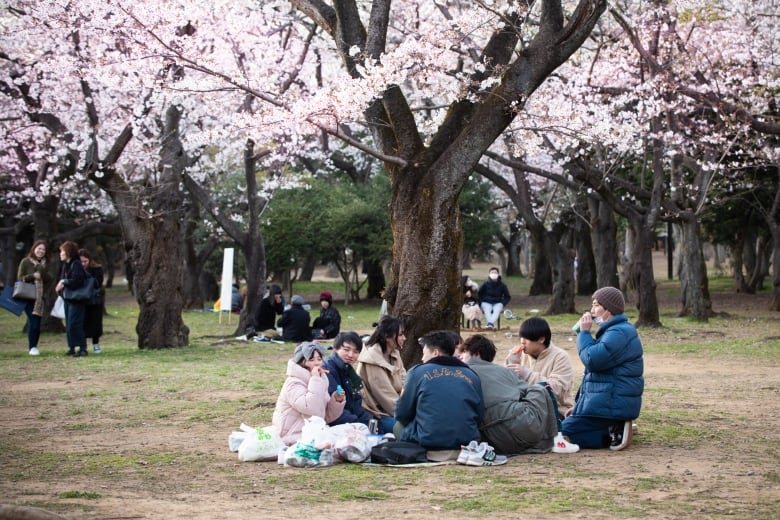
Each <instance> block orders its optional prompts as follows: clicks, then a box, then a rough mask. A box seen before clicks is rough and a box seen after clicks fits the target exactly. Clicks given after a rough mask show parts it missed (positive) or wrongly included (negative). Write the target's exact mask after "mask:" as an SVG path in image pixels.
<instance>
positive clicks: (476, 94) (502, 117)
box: [111, 0, 606, 363]
mask: <svg viewBox="0 0 780 520" xmlns="http://www.w3.org/2000/svg"><path fill="white" fill-rule="evenodd" d="M217 4H218V5H211V4H210V5H209V6H208V8H206V6H199V5H195V6H192V5H188V6H187V7H186V9H185V8H184V7H183V6H181V5H178V4H177V3H176V2H157V3H155V5H156V7H155V8H152V7H151V6H150V5H148V4H146V3H142V4H132V5H131V4H124V3H122V2H117V3H111V5H112V6H116V9H114V10H112V11H111V16H112V17H114V16H116V17H119V18H122V17H123V16H124V18H123V22H122V23H121V24H116V25H113V26H112V29H113V30H115V31H117V32H121V34H122V35H123V41H126V42H128V45H130V44H132V45H134V46H137V47H139V48H141V49H143V50H142V51H141V50H137V51H136V53H138V54H146V55H154V56H158V57H162V58H163V59H164V60H167V61H168V62H170V63H171V66H172V67H173V68H176V67H181V68H182V70H184V71H187V72H186V73H183V74H182V75H181V79H180V83H178V85H177V87H178V88H180V89H185V88H188V89H192V90H198V91H204V90H207V89H208V88H214V89H217V88H222V89H225V88H235V89H239V90H241V91H243V92H244V93H248V94H251V96H252V97H253V101H255V102H256V105H255V110H254V111H253V113H252V114H251V115H250V114H242V115H241V116H237V119H238V117H241V118H242V119H241V121H242V122H243V123H244V124H246V125H247V126H248V127H250V126H251V127H252V128H253V129H255V130H256V131H261V130H262V132H263V134H264V136H266V137H265V141H266V142H271V141H274V140H276V142H278V143H279V147H278V148H277V149H275V150H274V153H275V154H278V155H280V156H289V155H291V154H295V153H304V152H305V153H312V150H313V149H312V148H311V147H309V148H306V147H305V146H307V145H311V144H312V142H313V140H314V139H316V138H317V137H319V136H320V135H321V132H325V133H327V134H329V135H331V136H335V137H336V138H338V139H339V140H341V141H342V142H343V143H345V144H346V145H348V146H351V147H356V148H358V149H360V150H362V151H364V152H365V153H367V154H370V155H372V156H374V157H376V158H378V159H380V160H381V161H382V163H383V165H384V168H385V170H386V172H387V174H388V175H389V177H390V179H391V184H392V195H391V201H390V208H391V209H390V211H391V220H392V226H393V237H394V246H393V248H394V249H393V264H392V268H391V280H390V283H389V286H388V289H387V291H386V292H385V297H386V298H387V300H388V302H389V304H390V309H391V312H393V313H394V314H396V315H398V316H400V317H402V318H404V319H406V320H407V321H409V327H408V330H409V333H410V334H411V335H412V337H416V334H417V333H418V332H424V331H427V330H431V329H434V328H445V327H446V328H454V327H457V324H458V321H459V302H460V287H459V277H460V266H461V258H460V256H461V244H462V236H461V230H460V220H459V211H458V205H457V202H458V196H459V193H460V191H461V189H462V187H463V185H464V183H465V181H466V179H467V178H468V175H469V174H470V173H471V170H472V169H473V167H474V165H475V164H476V163H477V161H478V160H479V158H480V157H481V155H482V153H483V152H484V151H485V150H486V149H487V148H488V147H489V146H490V145H491V143H492V142H493V141H495V140H496V139H497V138H498V137H499V136H500V135H501V133H502V132H503V131H504V130H506V128H507V127H508V126H509V124H510V123H511V121H512V120H513V119H514V118H515V116H516V115H517V114H518V113H519V112H520V111H522V109H523V106H524V104H525V103H526V101H527V100H528V99H529V97H530V96H531V94H533V92H534V91H535V90H536V89H537V88H538V87H539V85H541V84H542V82H543V81H544V80H545V79H546V78H547V76H548V75H549V74H551V73H552V72H553V71H554V70H555V69H556V68H557V67H558V66H560V65H561V64H562V63H563V62H565V61H566V59H567V58H568V57H569V56H570V55H571V54H572V53H573V52H575V51H576V49H577V48H578V47H579V46H580V45H581V44H582V42H583V41H584V40H585V39H586V38H587V36H588V34H589V33H590V30H591V29H592V27H593V26H594V24H595V23H596V21H597V20H598V19H599V17H600V15H601V13H602V12H603V11H604V9H605V7H606V3H605V2H603V1H598V0H581V1H580V2H578V3H576V4H573V5H569V4H567V7H570V8H571V9H570V10H567V9H564V5H563V3H562V2H556V1H552V0H543V1H541V2H538V3H536V2H529V3H528V4H526V3H524V2H517V3H516V2H509V3H505V2H493V1H474V2H457V3H456V2H447V3H445V2H423V3H419V2H396V3H393V4H391V3H390V2H388V1H386V0H375V1H373V2H370V3H357V2H354V1H338V2H333V3H332V4H331V3H326V2H310V1H305V0H294V1H292V2H289V3H287V2H281V1H273V0H272V1H269V2H264V3H263V4H262V5H260V6H257V5H254V4H249V3H247V4H244V3H241V2H229V3H228V2H226V3H219V2H217ZM290 6H292V7H293V10H290V9H289V7H290ZM120 12H121V14H117V13H120ZM185 20H188V22H187V24H186V25H184V27H185V28H186V27H191V29H185V30H183V29H181V27H182V25H183V24H184V23H185ZM177 28H179V30H178V33H177ZM253 37H255V38H257V40H252V38H253ZM260 40H262V41H263V43H261V44H258V42H259V41H260ZM271 42H273V43H271ZM279 42H284V45H280V44H279ZM204 50H207V51H204ZM261 53H262V55H261ZM195 72H200V73H202V74H203V75H202V76H200V77H199V76H197V75H196V74H195ZM326 73H327V74H326ZM209 81H211V83H209ZM290 85H292V86H290ZM418 107H419V108H421V110H420V109H418ZM361 126H362V127H365V128H366V129H367V130H368V131H369V132H370V135H371V142H367V141H363V140H359V139H357V138H356V137H355V135H357V134H356V129H359V128H360V127H361ZM404 356H405V361H406V362H407V363H409V362H413V361H414V360H416V359H418V358H419V350H418V349H408V350H407V352H406V353H405V354H404Z"/></svg>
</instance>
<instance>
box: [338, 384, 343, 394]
mask: <svg viewBox="0 0 780 520" xmlns="http://www.w3.org/2000/svg"><path fill="white" fill-rule="evenodd" d="M336 393H337V394H339V395H344V389H343V388H341V385H337V386H336Z"/></svg>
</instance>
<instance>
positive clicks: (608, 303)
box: [593, 287, 626, 316]
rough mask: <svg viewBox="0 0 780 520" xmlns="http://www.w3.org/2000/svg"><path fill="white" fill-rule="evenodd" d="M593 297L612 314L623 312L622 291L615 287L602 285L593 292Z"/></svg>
mask: <svg viewBox="0 0 780 520" xmlns="http://www.w3.org/2000/svg"><path fill="white" fill-rule="evenodd" d="M593 299H594V300H596V301H597V302H599V303H600V304H601V306H602V307H604V308H605V309H607V310H608V311H609V312H610V313H611V314H612V315H613V316H614V315H617V314H623V311H624V310H625V307H626V300H625V299H624V298H623V293H622V292H620V289H616V288H615V287H602V288H601V289H599V290H598V291H596V292H594V293H593Z"/></svg>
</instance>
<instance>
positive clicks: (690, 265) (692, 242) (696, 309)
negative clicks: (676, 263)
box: [679, 213, 712, 321]
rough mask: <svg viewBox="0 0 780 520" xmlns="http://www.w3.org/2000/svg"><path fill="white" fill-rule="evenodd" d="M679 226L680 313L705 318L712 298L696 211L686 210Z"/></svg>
mask: <svg viewBox="0 0 780 520" xmlns="http://www.w3.org/2000/svg"><path fill="white" fill-rule="evenodd" d="M680 227H681V230H682V240H681V242H680V248H679V249H680V257H681V266H682V272H681V273H680V283H681V286H682V287H681V291H680V292H681V296H682V309H681V311H680V313H679V315H680V316H689V317H691V318H693V319H696V320H700V321H707V320H708V319H709V318H710V316H711V315H712V301H711V300H710V295H709V288H708V284H707V266H706V264H705V262H704V255H703V253H702V246H701V232H700V225H699V219H698V217H697V216H696V215H695V214H692V213H687V214H685V215H684V216H683V217H682V218H681V222H680Z"/></svg>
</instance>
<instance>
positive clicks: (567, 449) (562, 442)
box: [552, 432, 580, 453]
mask: <svg viewBox="0 0 780 520" xmlns="http://www.w3.org/2000/svg"><path fill="white" fill-rule="evenodd" d="M552 451H553V453H577V452H578V451H580V447H579V445H578V444H574V443H573V442H569V439H567V438H566V437H564V436H563V434H562V433H561V432H558V435H556V436H555V439H553V448H552Z"/></svg>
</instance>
